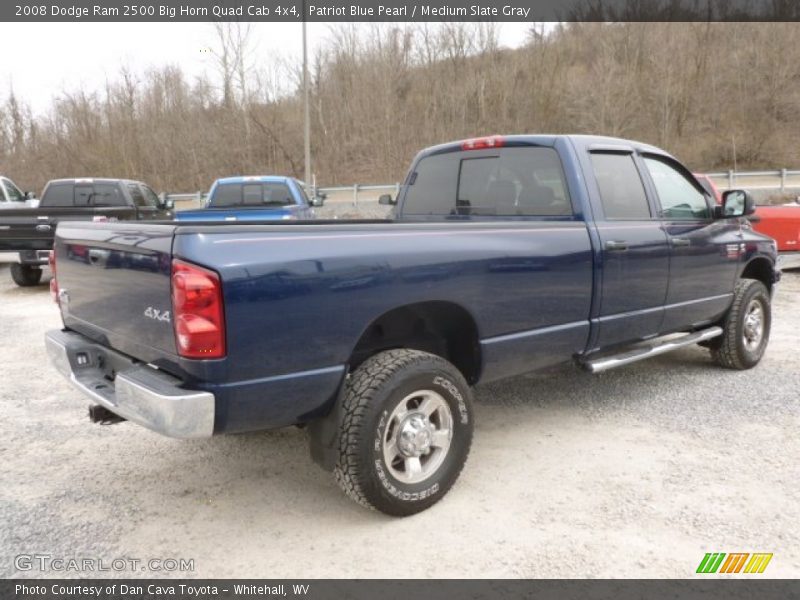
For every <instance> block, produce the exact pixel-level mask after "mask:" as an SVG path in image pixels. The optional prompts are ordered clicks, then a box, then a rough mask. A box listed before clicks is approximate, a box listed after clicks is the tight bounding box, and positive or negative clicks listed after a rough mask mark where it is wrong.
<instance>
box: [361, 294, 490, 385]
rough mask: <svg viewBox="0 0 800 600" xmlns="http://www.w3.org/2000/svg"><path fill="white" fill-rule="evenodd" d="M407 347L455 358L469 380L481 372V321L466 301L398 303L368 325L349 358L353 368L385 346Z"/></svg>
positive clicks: (450, 358) (455, 364)
mask: <svg viewBox="0 0 800 600" xmlns="http://www.w3.org/2000/svg"><path fill="white" fill-rule="evenodd" d="M395 348H407V349H410V350H423V351H425V352H430V353H431V354H436V355H437V356H441V357H442V358H444V359H446V360H448V361H449V362H451V363H452V364H453V365H454V366H455V367H456V368H457V369H458V370H459V371H461V374H462V375H463V376H464V378H465V379H466V380H467V382H468V383H470V384H473V383H475V382H477V381H478V379H479V378H480V374H481V350H480V337H479V333H478V325H477V322H476V320H475V318H474V317H473V315H472V314H471V313H470V312H469V311H468V310H467V309H466V308H464V307H463V306H462V305H460V304H458V303H455V302H451V301H440V300H433V301H425V302H417V303H412V304H406V305H402V306H397V307H395V308H392V309H391V310H388V311H386V312H384V313H383V314H381V315H380V316H378V317H377V318H375V319H373V320H372V322H371V323H370V324H369V325H367V327H365V328H364V330H363V331H362V333H361V335H360V336H359V339H358V341H357V342H356V344H355V346H354V347H353V350H352V352H351V354H350V358H349V361H348V363H349V366H350V369H351V371H352V370H355V369H356V368H358V366H359V365H360V364H361V363H363V362H364V361H365V360H367V359H368V358H370V357H371V356H373V355H375V354H377V353H378V352H383V351H385V350H392V349H395Z"/></svg>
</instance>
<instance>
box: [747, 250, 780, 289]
mask: <svg viewBox="0 0 800 600" xmlns="http://www.w3.org/2000/svg"><path fill="white" fill-rule="evenodd" d="M774 272H775V267H774V265H773V264H772V261H770V260H769V259H768V258H766V257H764V256H756V257H754V258H752V259H751V260H750V261H749V262H748V263H747V264H746V265H745V266H744V269H742V274H741V276H740V278H741V279H755V280H757V281H760V282H761V283H763V284H764V286H765V287H766V288H767V291H769V292H770V293H772V286H773V285H774Z"/></svg>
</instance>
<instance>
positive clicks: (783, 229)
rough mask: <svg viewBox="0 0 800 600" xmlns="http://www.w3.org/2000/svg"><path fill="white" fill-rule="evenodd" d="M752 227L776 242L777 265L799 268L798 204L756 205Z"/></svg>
mask: <svg viewBox="0 0 800 600" xmlns="http://www.w3.org/2000/svg"><path fill="white" fill-rule="evenodd" d="M751 220H752V223H753V229H755V230H756V231H758V232H759V233H763V234H764V235H768V236H769V237H771V238H772V239H774V240H775V241H776V242H778V265H779V266H780V267H781V268H782V269H797V268H800V204H783V205H779V206H758V207H756V212H755V214H754V215H753V218H752V219H751Z"/></svg>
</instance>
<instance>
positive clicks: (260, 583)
mask: <svg viewBox="0 0 800 600" xmlns="http://www.w3.org/2000/svg"><path fill="white" fill-rule="evenodd" d="M713 577H715V579H703V580H699V579H698V580H676V579H667V580H635V579H621V580H558V579H547V580H539V581H531V580H504V579H500V580H394V581H393V580H314V579H312V580H236V579H224V580H223V579H216V580H175V579H162V580H134V579H128V580H124V579H119V580H100V579H98V580H86V579H83V580H77V579H62V580H55V579H44V580H3V581H1V582H0V598H3V600H11V599H14V600H23V599H37V600H38V599H42V600H90V599H98V598H100V599H102V600H143V599H148V600H189V599H194V600H216V599H232V598H236V599H240V600H256V599H258V600H263V599H265V598H276V599H280V598H288V599H300V598H302V599H308V600H343V599H349V600H362V599H363V600H428V599H430V600H433V599H439V598H446V599H448V600H450V599H457V600H468V599H472V598H475V599H482V600H493V599H495V598H520V599H522V598H525V599H528V598H536V599H537V600H569V599H571V598H576V599H578V598H580V599H581V600H593V599H598V600H599V599H601V598H613V599H615V600H628V599H631V600H633V599H637V600H639V599H645V598H646V599H647V600H659V599H661V598H665V599H666V598H670V599H680V600H693V599H695V598H696V599H698V600H700V599H702V600H715V599H717V598H720V599H723V598H724V599H725V600H729V599H737V598H741V599H747V600H751V599H753V598H758V599H759V600H789V599H791V598H798V595H800V583H798V581H786V580H774V579H772V580H770V579H766V580H765V579H757V578H756V577H758V576H755V577H753V578H749V579H746V580H745V579H741V578H738V579H717V578H716V577H718V576H713Z"/></svg>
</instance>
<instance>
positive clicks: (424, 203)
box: [403, 147, 572, 217]
mask: <svg viewBox="0 0 800 600" xmlns="http://www.w3.org/2000/svg"><path fill="white" fill-rule="evenodd" d="M408 190H409V191H408V194H407V196H406V200H405V206H404V209H403V211H404V212H405V213H406V214H419V215H473V216H533V217H551V216H572V205H571V203H570V199H569V194H568V193H567V186H566V182H565V180H564V171H563V168H562V167H561V161H560V159H559V157H558V154H557V153H556V151H555V150H553V149H551V148H535V147H524V148H505V149H503V150H500V151H499V152H497V153H496V154H492V155H489V156H486V155H483V156H475V155H474V154H473V153H470V152H460V153H448V154H444V155H439V156H432V157H428V158H425V159H422V160H421V161H420V163H419V164H418V165H417V167H416V169H415V172H414V173H413V174H412V176H411V179H410V187H409V188H408Z"/></svg>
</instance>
